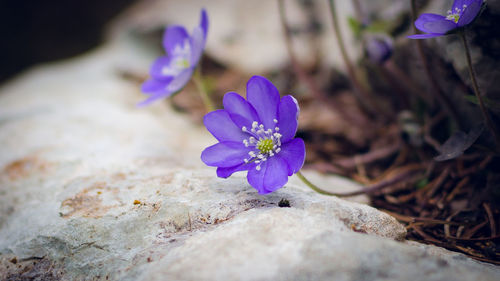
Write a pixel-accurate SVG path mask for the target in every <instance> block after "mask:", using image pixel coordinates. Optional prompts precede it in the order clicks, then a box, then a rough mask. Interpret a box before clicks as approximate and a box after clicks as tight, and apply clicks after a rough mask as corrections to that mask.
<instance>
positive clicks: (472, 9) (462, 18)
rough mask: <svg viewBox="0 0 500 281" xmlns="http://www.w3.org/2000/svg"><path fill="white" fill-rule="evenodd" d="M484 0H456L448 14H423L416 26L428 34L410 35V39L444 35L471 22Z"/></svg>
mask: <svg viewBox="0 0 500 281" xmlns="http://www.w3.org/2000/svg"><path fill="white" fill-rule="evenodd" d="M482 3H483V0H455V2H453V6H452V7H451V10H449V11H448V14H447V15H446V16H442V15H436V14H422V15H420V17H418V19H417V20H416V21H415V26H416V27H417V29H419V30H420V31H423V32H426V34H415V35H410V36H408V38H410V39H425V38H432V37H437V36H442V35H445V34H447V33H448V32H450V31H452V30H454V29H457V28H460V27H462V26H465V25H468V24H469V23H471V22H472V21H473V20H474V18H475V17H476V16H477V14H478V13H479V11H480V10H481V5H482Z"/></svg>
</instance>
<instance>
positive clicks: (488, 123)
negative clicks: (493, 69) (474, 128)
mask: <svg viewBox="0 0 500 281" xmlns="http://www.w3.org/2000/svg"><path fill="white" fill-rule="evenodd" d="M459 33H460V38H461V39H462V43H463V44H464V49H465V56H466V58H467V67H468V68H469V74H470V78H471V80H472V88H473V89H474V94H475V95H476V98H477V100H478V102H479V107H480V108H481V113H482V114H483V118H484V123H485V124H486V126H487V127H488V129H490V131H491V133H492V134H493V136H494V137H495V141H496V143H497V145H499V144H500V136H499V134H498V131H497V130H496V128H495V125H494V124H493V121H491V118H490V115H489V114H488V109H486V106H484V102H483V97H482V95H481V92H480V91H479V86H478V84H477V80H476V72H475V71H474V68H473V67H472V60H471V57H470V51H469V44H467V38H466V36H465V32H464V31H463V30H462V31H460V32H459Z"/></svg>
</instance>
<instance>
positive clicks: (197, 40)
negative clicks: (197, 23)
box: [189, 27, 205, 67]
mask: <svg viewBox="0 0 500 281" xmlns="http://www.w3.org/2000/svg"><path fill="white" fill-rule="evenodd" d="M189 42H190V43H191V61H190V66H192V67H195V66H196V65H197V64H198V61H199V60H200V57H201V54H202V53H203V49H204V48H205V39H204V38H203V31H202V29H201V27H196V28H195V29H194V30H193V35H192V37H191V38H189Z"/></svg>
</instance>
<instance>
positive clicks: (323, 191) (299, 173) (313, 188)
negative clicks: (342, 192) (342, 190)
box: [296, 171, 338, 196]
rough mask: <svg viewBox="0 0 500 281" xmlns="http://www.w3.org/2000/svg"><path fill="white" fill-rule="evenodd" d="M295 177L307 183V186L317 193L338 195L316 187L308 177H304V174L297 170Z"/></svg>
mask: <svg viewBox="0 0 500 281" xmlns="http://www.w3.org/2000/svg"><path fill="white" fill-rule="evenodd" d="M296 175H297V177H298V178H299V179H300V180H301V181H302V182H303V183H305V184H306V185H307V187H309V188H310V189H312V190H314V191H316V192H317V193H319V194H323V195H328V196H338V194H336V193H332V192H328V191H325V190H323V189H321V188H319V187H317V186H316V185H314V184H313V183H312V182H310V181H309V180H308V179H306V177H304V175H303V174H302V173H301V172H300V171H298V172H297V173H296Z"/></svg>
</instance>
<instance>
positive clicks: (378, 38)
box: [366, 34, 393, 64]
mask: <svg viewBox="0 0 500 281" xmlns="http://www.w3.org/2000/svg"><path fill="white" fill-rule="evenodd" d="M392 51H393V44H392V40H391V38H390V37H389V36H387V35H382V34H377V35H370V36H367V39H366V54H367V55H368V58H369V59H370V60H371V61H372V62H373V63H376V64H383V63H384V62H385V61H387V60H388V59H389V58H390V57H391V56H392Z"/></svg>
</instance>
